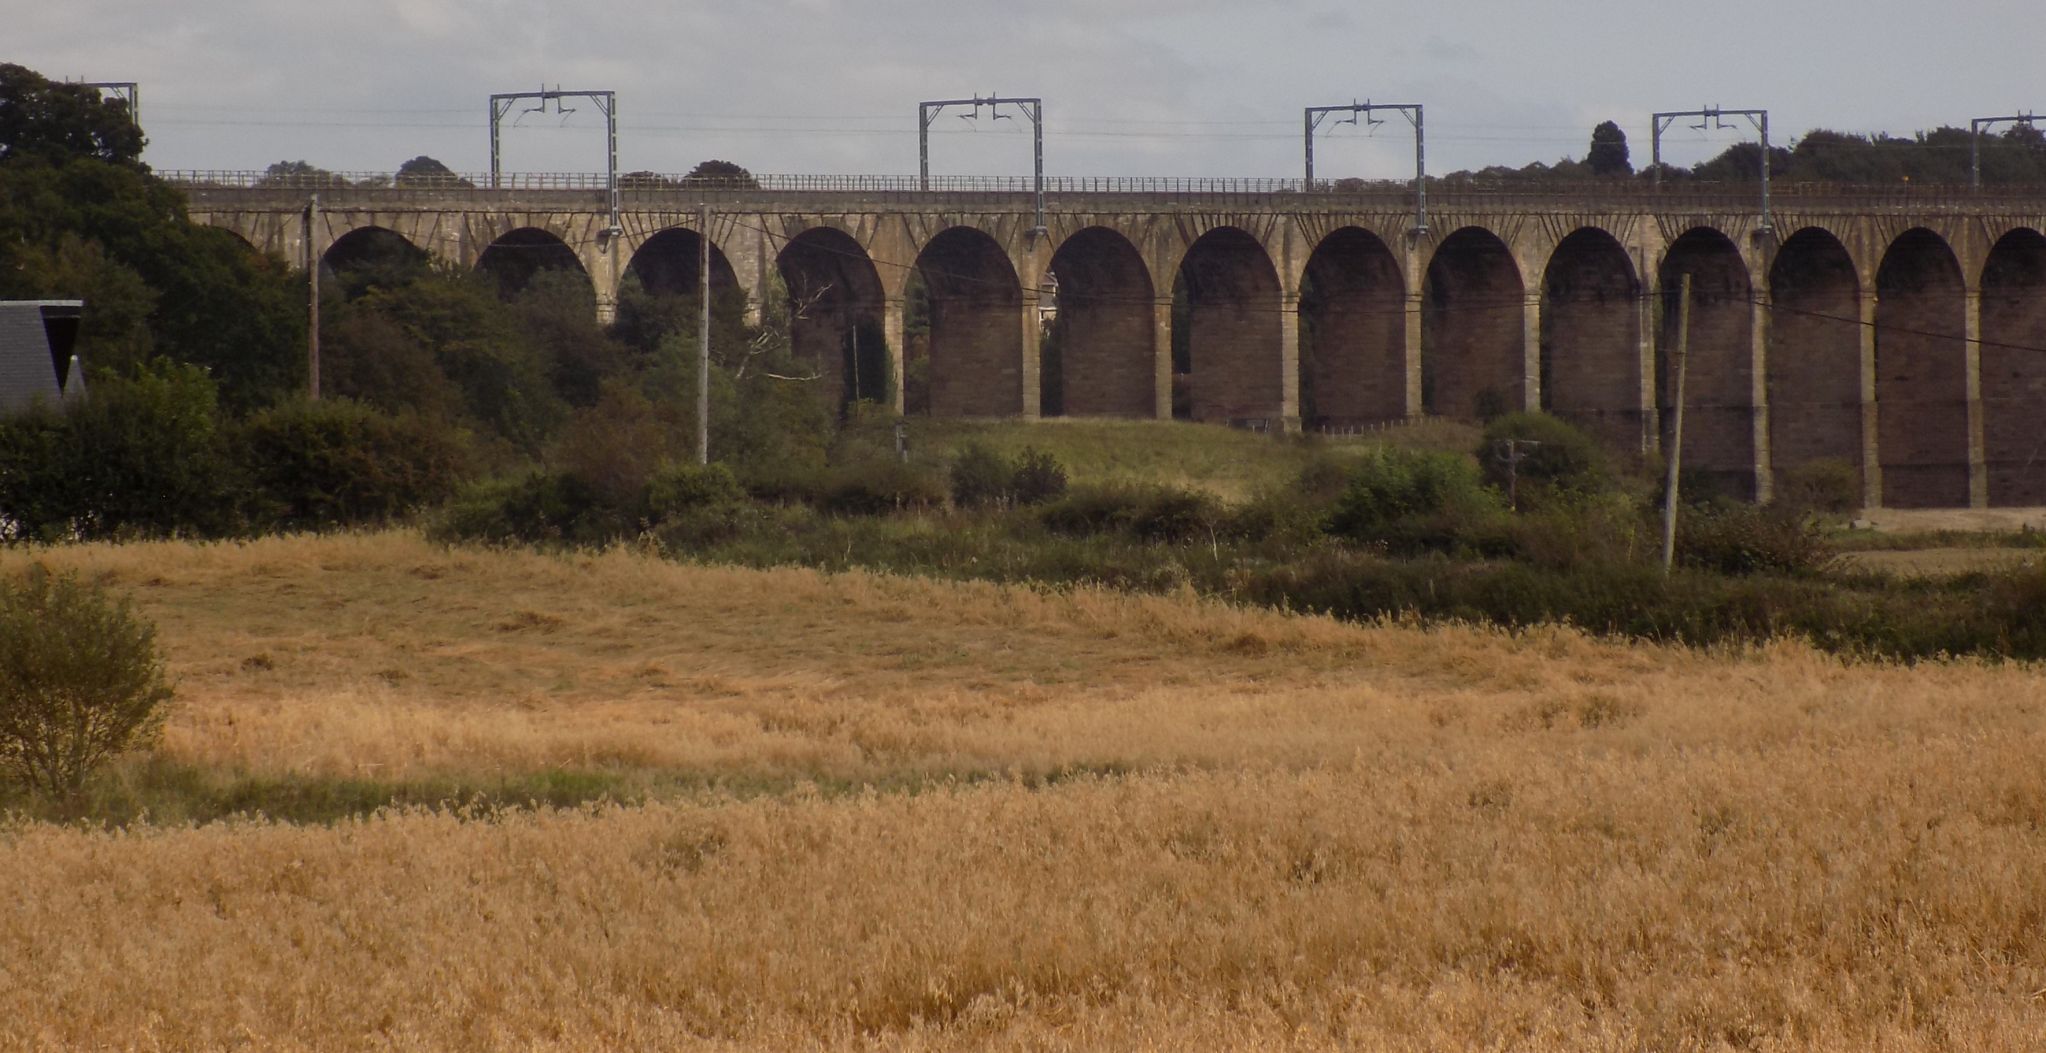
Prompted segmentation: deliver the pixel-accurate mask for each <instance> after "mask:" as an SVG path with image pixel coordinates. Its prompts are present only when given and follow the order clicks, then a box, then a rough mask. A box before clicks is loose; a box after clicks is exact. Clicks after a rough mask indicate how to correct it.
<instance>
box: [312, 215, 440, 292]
mask: <svg viewBox="0 0 2046 1053" xmlns="http://www.w3.org/2000/svg"><path fill="white" fill-rule="evenodd" d="M432 266H433V263H432V257H430V256H429V255H428V254H427V252H426V250H425V249H422V248H420V247H419V246H418V245H415V244H413V242H412V241H411V240H410V239H408V238H406V237H405V236H404V235H403V234H400V233H398V232H397V231H395V230H391V229H390V228H388V227H376V226H367V227H356V228H355V229H353V230H350V231H349V232H347V233H346V234H343V235H341V236H340V237H338V238H335V239H334V242H333V244H331V245H329V246H327V251H325V252H323V253H321V254H320V280H321V282H322V283H324V284H325V285H326V286H327V287H328V288H333V289H338V290H340V292H341V294H342V295H343V296H345V297H347V298H348V299H354V298H355V297H357V296H361V295H362V294H363V293H366V292H368V291H370V290H371V289H375V288H390V287H393V286H397V285H403V284H406V283H407V282H410V281H412V280H414V279H416V278H418V277H420V276H421V275H423V274H425V273H427V271H429V270H430V269H431V268H432Z"/></svg>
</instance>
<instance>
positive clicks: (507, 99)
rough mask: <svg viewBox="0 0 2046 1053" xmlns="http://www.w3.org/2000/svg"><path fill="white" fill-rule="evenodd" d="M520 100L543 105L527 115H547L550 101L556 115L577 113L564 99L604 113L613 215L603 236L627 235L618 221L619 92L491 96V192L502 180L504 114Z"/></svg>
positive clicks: (606, 192)
mask: <svg viewBox="0 0 2046 1053" xmlns="http://www.w3.org/2000/svg"><path fill="white" fill-rule="evenodd" d="M521 99H536V100H538V101H539V103H540V105H538V106H535V107H533V108H531V109H528V110H525V111H523V112H524V113H545V112H547V104H548V103H550V102H551V103H553V104H554V112H555V113H559V114H563V115H567V114H571V113H574V112H575V111H574V110H564V109H562V108H561V100H563V99H589V100H590V101H592V102H594V103H596V104H597V109H598V110H599V111H601V112H602V113H603V114H604V131H605V135H606V139H605V150H604V196H605V200H606V205H607V207H608V208H609V209H610V212H611V225H610V226H609V227H606V228H605V229H604V231H603V237H604V239H605V240H606V241H610V240H612V239H615V238H617V237H618V235H619V234H622V233H624V229H625V228H624V227H622V226H620V225H619V222H618V93H617V92H615V91H562V90H561V89H560V88H555V89H553V90H551V91H550V90H548V89H547V88H545V87H542V88H541V89H540V90H539V91H507V92H500V93H498V94H496V95H492V96H491V97H490V189H492V190H496V189H498V188H499V183H500V181H501V178H502V177H501V175H500V173H499V165H500V161H501V158H502V152H501V150H500V148H499V145H498V139H499V134H498V127H499V125H500V124H501V123H503V121H504V115H505V114H507V113H510V112H511V108H512V106H513V104H515V103H517V102H518V101H519V100H521ZM522 115H523V114H522Z"/></svg>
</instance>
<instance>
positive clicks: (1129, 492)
mask: <svg viewBox="0 0 2046 1053" xmlns="http://www.w3.org/2000/svg"><path fill="white" fill-rule="evenodd" d="M1146 498H1147V492H1146V491H1144V490H1141V489H1138V488H1136V487H1132V486H1127V485H1106V486H1103V485H1092V486H1076V487H1073V488H1072V489H1071V490H1070V491H1068V492H1067V493H1066V495H1065V496H1064V497H1062V498H1060V499H1058V500H1057V501H1053V502H1049V503H1047V504H1046V505H1045V506H1044V507H1043V508H1042V509H1041V510H1040V511H1039V512H1038V519H1039V521H1040V522H1042V523H1043V524H1044V526H1045V529H1047V530H1050V531H1051V532H1052V533H1055V534H1063V535H1065V536H1067V537H1088V536H1092V535H1096V534H1110V533H1114V532H1116V531H1120V530H1123V529H1126V528H1128V526H1129V525H1130V523H1131V522H1133V521H1134V520H1135V519H1136V515H1137V508H1138V507H1139V506H1140V505H1141V504H1142V503H1143V502H1144V501H1145V500H1146Z"/></svg>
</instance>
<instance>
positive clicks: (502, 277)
mask: <svg viewBox="0 0 2046 1053" xmlns="http://www.w3.org/2000/svg"><path fill="white" fill-rule="evenodd" d="M476 271H477V273H479V274H487V275H489V276H490V278H491V279H492V280H493V281H495V282H496V283H497V293H498V295H499V296H502V297H505V298H506V299H510V298H511V297H514V296H517V295H518V294H519V293H521V292H524V291H525V289H526V287H527V286H528V285H531V284H532V283H533V280H534V279H535V278H537V277H539V276H540V275H541V274H542V273H543V272H547V271H564V272H572V273H574V274H576V275H578V276H579V277H581V278H582V279H583V281H584V282H585V283H588V282H589V280H590V275H589V272H588V271H586V270H584V269H583V261H582V260H581V259H578V258H577V257H576V254H575V250H574V249H571V248H569V247H568V243H567V242H565V241H562V240H561V238H560V237H558V236H557V235H555V234H554V233H553V232H552V231H548V230H542V229H540V228H539V227H519V228H517V229H515V230H510V231H506V232H505V233H504V234H502V235H499V236H498V238H497V240H495V241H493V242H491V243H490V244H489V245H488V246H487V247H485V248H484V250H483V252H482V253H481V254H480V255H478V256H477V257H476ZM595 295H596V292H595V287H594V286H592V287H591V296H592V298H594V297H595Z"/></svg>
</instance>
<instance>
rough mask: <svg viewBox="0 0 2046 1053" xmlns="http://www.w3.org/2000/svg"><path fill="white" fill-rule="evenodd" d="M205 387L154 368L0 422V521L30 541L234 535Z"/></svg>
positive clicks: (230, 470)
mask: <svg viewBox="0 0 2046 1053" xmlns="http://www.w3.org/2000/svg"><path fill="white" fill-rule="evenodd" d="M218 417H219V413H218V400H217V397H216V393H215V387H214V384H213V381H211V380H210V379H208V378H207V376H206V373H205V371H204V370H202V369H200V368H199V367H197V366H186V365H178V364H175V363H170V362H161V361H159V362H157V363H154V364H152V365H151V366H149V367H146V368H144V369H143V370H142V371H141V372H139V373H138V374H137V375H136V376H134V377H133V378H129V379H120V380H106V381H101V382H99V383H97V384H96V386H94V387H93V389H92V395H91V397H90V398H87V399H83V400H81V401H78V402H74V403H70V404H68V405H66V406H64V407H63V408H62V409H61V410H56V409H46V410H41V411H36V412H30V413H24V414H20V415H16V416H13V417H10V418H8V419H6V420H4V421H0V515H5V516H7V517H8V518H9V519H12V520H14V521H16V522H17V523H19V524H20V528H21V531H22V533H24V534H25V535H27V536H31V537H45V538H55V537H61V536H67V535H77V536H82V537H97V536H104V535H108V534H112V533H130V534H150V535H156V534H172V533H196V534H202V535H214V534H221V533H229V532H232V531H234V530H236V529H237V528H238V526H239V523H238V517H237V509H236V504H237V502H236V500H235V497H234V495H235V493H236V492H237V490H238V489H239V486H238V485H237V480H236V479H235V473H234V465H233V464H232V463H231V461H230V460H229V459H228V457H227V456H226V455H225V453H224V449H223V443H222V442H221V441H220V435H219V433H218V428H217V422H218Z"/></svg>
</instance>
